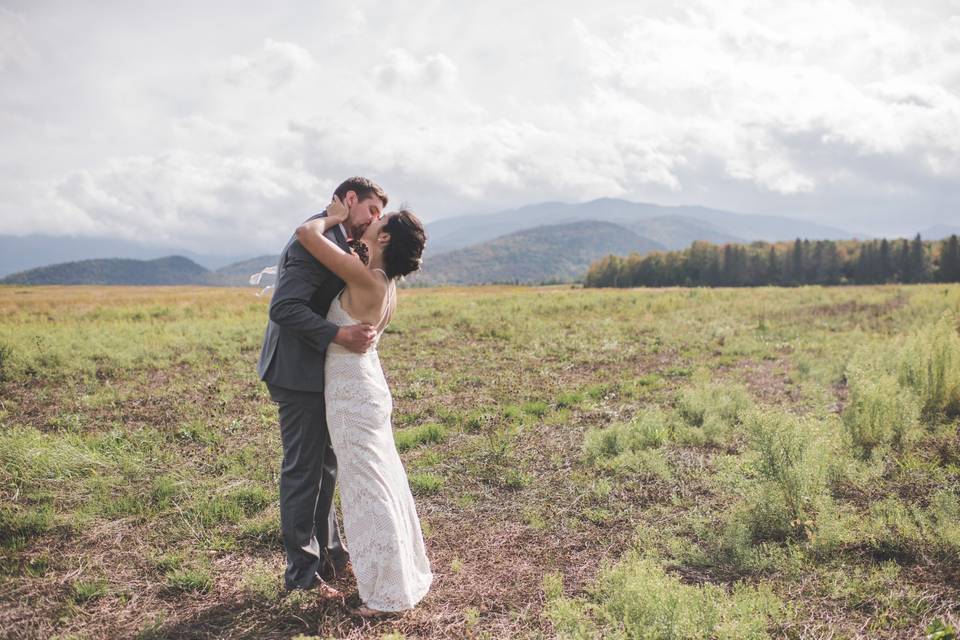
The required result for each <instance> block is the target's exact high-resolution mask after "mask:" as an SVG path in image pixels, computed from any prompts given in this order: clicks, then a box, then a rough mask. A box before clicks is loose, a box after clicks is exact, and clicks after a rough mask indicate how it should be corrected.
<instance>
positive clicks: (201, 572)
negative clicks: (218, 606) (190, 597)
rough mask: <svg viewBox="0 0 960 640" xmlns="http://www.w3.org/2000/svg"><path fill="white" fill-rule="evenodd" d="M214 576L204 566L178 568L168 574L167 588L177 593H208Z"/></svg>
mask: <svg viewBox="0 0 960 640" xmlns="http://www.w3.org/2000/svg"><path fill="white" fill-rule="evenodd" d="M212 588H213V577H212V576H211V575H210V572H209V571H207V570H206V569H202V568H192V569H177V570H175V571H172V572H171V573H169V574H167V589H169V590H170V591H173V592H177V593H208V592H209V591H210V590H211V589H212Z"/></svg>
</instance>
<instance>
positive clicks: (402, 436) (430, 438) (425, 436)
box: [393, 422, 447, 451]
mask: <svg viewBox="0 0 960 640" xmlns="http://www.w3.org/2000/svg"><path fill="white" fill-rule="evenodd" d="M393 438H394V441H395V442H396V444H397V451H406V450H408V449H412V448H414V447H416V446H419V445H422V444H437V443H440V442H443V441H444V440H446V439H447V428H446V427H444V426H443V425H442V424H439V423H436V422H428V423H426V424H421V425H417V426H415V427H407V428H406V429H399V430H397V431H395V432H394V434H393Z"/></svg>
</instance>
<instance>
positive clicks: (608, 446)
mask: <svg viewBox="0 0 960 640" xmlns="http://www.w3.org/2000/svg"><path fill="white" fill-rule="evenodd" d="M668 420H669V418H668V416H667V414H666V413H665V412H664V411H663V410H662V409H659V408H653V409H647V410H646V411H644V412H643V413H640V414H639V415H637V416H636V417H635V418H634V419H633V420H631V421H630V422H621V423H618V424H614V425H612V426H609V427H606V428H603V429H591V430H590V431H588V432H587V434H586V435H585V436H584V442H583V450H584V453H585V454H586V458H587V461H588V462H591V463H595V464H597V463H599V464H604V463H607V462H609V461H611V460H615V459H616V458H617V457H618V456H621V455H622V454H624V453H636V452H638V451H642V450H644V449H649V448H651V447H659V446H661V445H663V444H664V443H665V442H667V440H668V438H669V435H670V427H669V423H668ZM612 466H618V465H616V464H613V465H612Z"/></svg>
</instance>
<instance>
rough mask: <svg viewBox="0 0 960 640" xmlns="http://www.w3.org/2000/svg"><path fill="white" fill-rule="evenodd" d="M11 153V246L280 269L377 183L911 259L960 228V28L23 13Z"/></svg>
mask: <svg viewBox="0 0 960 640" xmlns="http://www.w3.org/2000/svg"><path fill="white" fill-rule="evenodd" d="M268 5H269V8H268ZM0 149H2V151H0V234H26V233H33V232H43V233H56V234H84V235H110V236H117V237H124V238H135V239H143V240H148V241H150V242H154V243H169V244H175V245H177V246H182V247H184V248H189V249H193V250H200V251H206V252H210V251H211V249H212V248H213V247H215V246H220V245H229V247H230V251H231V252H232V253H236V252H242V251H248V250H249V251H252V250H264V251H272V250H276V248H277V246H278V245H279V244H281V243H282V242H283V240H284V239H285V238H286V237H287V236H288V235H289V232H290V230H291V228H292V226H293V225H295V224H296V223H297V222H299V221H300V220H301V219H303V218H304V217H306V216H307V215H309V214H310V213H312V212H315V211H317V210H319V208H322V206H323V204H324V203H325V202H326V201H327V200H328V199H329V194H330V192H331V191H332V189H333V187H334V186H335V185H336V184H337V183H338V182H339V181H340V180H342V179H343V178H345V177H347V176H349V175H354V174H363V175H367V176H370V177H372V178H374V179H375V180H377V181H378V182H380V183H381V184H383V186H384V187H385V188H386V189H387V190H388V191H389V192H390V194H391V196H392V198H393V200H394V202H399V201H405V202H408V203H409V204H411V205H412V206H413V208H414V209H415V210H417V211H418V212H420V213H421V215H422V217H423V218H424V219H425V220H427V221H432V220H437V219H440V218H443V217H447V216H451V215H459V214H466V213H476V212H484V211H496V210H500V209H504V208H508V207H515V206H520V205H523V204H530V203H535V202H541V201H545V200H562V201H567V202H577V201H585V200H590V199H593V198H597V197H605V196H606V197H619V198H625V199H629V200H634V201H643V202H655V203H661V204H700V205H704V206H711V207H717V208H725V209H730V210H734V211H741V212H745V213H769V214H780V215H789V216H792V217H797V218H803V219H808V220H813V221H817V222H825V223H829V224H833V225H835V226H840V227H844V228H847V229H851V230H854V231H866V232H868V233H873V234H881V233H886V234H907V233H912V232H914V231H917V230H920V229H923V228H925V227H927V226H930V225H932V224H935V223H945V224H951V223H952V224H958V223H960V0H943V1H939V2H937V1H926V0H919V1H916V2H910V3H903V2H893V1H890V2H856V3H852V2H842V1H836V2H833V1H831V2H821V1H817V0H803V1H801V2H792V1H790V0H775V1H771V2H742V1H739V0H727V1H725V2H714V1H702V0H701V1H698V0H691V1H685V2H674V3H668V2H637V1H636V0H630V1H629V2H613V1H609V2H608V1H606V0H601V1H600V2H592V3H591V2H583V0H578V1H577V2H566V1H565V0H551V1H528V2H501V1H499V0H489V1H487V2H484V3H469V4H468V3H454V2H437V1H424V0H420V1H418V2H403V1H390V2H382V3H377V2H364V1H352V2H337V1H331V0H324V1H323V2H318V1H312V0H311V1H307V0H303V1H301V2H282V1H279V2H278V1H275V2H271V3H264V2H239V1H235V0H232V1H230V2H187V1H184V2H178V1H171V0H166V1H164V2H147V1H138V2H127V1H123V2H119V1H118V2H109V1H101V2H96V3H92V2H90V3H81V2H73V1H70V2H66V1H65V2H57V1H45V0H24V1H18V0H0Z"/></svg>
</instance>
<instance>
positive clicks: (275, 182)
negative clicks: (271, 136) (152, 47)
mask: <svg viewBox="0 0 960 640" xmlns="http://www.w3.org/2000/svg"><path fill="white" fill-rule="evenodd" d="M332 188H333V187H332V185H331V184H330V183H324V182H322V181H320V180H318V179H317V178H315V177H314V176H311V175H309V174H307V173H305V172H304V171H302V170H296V169H290V168H285V167H280V166H277V165H276V164H275V163H274V162H273V161H272V160H271V159H269V158H252V157H229V158H224V157H217V156H205V155H198V154H193V153H189V152H182V151H175V152H170V153H167V154H163V155H161V156H157V157H128V158H115V159H113V160H111V161H110V162H109V163H107V164H106V166H104V167H102V168H100V169H98V170H95V171H78V172H75V173H73V174H71V175H70V176H68V177H67V178H66V179H65V180H63V181H62V182H60V183H59V184H57V185H56V187H55V190H54V193H53V197H52V204H54V206H59V207H60V208H61V210H62V211H63V212H64V213H66V214H67V215H70V216H71V217H72V218H74V219H76V220H79V221H81V224H82V226H81V228H80V229H78V230H82V231H83V232H85V233H87V234H106V235H115V236H120V237H124V238H129V239H135V240H139V241H144V242H156V243H171V242H178V243H180V244H181V245H182V246H186V247H187V248H189V249H193V250H196V251H204V250H206V251H210V252H212V253H217V252H223V251H224V249H225V248H227V247H229V249H230V250H231V251H235V250H237V249H244V250H254V249H255V248H257V247H262V246H264V244H268V243H269V244H277V243H279V242H281V241H282V240H283V239H285V238H286V236H287V235H288V234H289V232H290V229H291V228H292V226H293V225H294V224H295V223H297V222H299V221H300V220H302V219H304V218H306V217H307V216H308V215H309V214H311V213H312V212H314V211H315V209H316V206H317V204H316V203H318V202H321V201H323V199H324V198H325V197H326V194H327V193H329V192H330V190H332ZM277 212H282V214H280V215H277ZM269 244H268V246H269Z"/></svg>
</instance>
